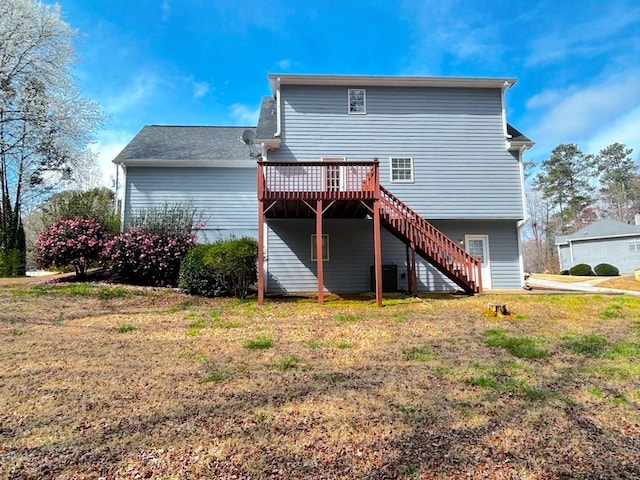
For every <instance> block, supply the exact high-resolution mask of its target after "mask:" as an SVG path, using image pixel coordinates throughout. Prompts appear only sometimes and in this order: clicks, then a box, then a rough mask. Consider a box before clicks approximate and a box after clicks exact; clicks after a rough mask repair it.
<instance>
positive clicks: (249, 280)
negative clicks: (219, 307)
mask: <svg viewBox="0 0 640 480" xmlns="http://www.w3.org/2000/svg"><path fill="white" fill-rule="evenodd" d="M257 259H258V245H257V242H256V241H255V240H254V239H252V238H250V237H242V238H230V239H226V240H218V241H217V242H215V243H212V244H201V245H197V246H196V247H194V248H193V249H192V250H191V251H190V252H189V253H188V254H187V256H186V257H185V259H184V261H183V262H182V265H181V267H180V278H179V286H180V288H181V289H182V290H183V291H184V292H186V293H189V294H191V295H202V296H206V297H212V296H220V295H224V294H231V295H234V296H235V297H238V298H245V297H246V296H247V295H248V294H249V289H250V287H251V285H252V284H253V283H255V282H256V280H257V278H258V270H257Z"/></svg>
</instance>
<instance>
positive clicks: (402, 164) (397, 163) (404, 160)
mask: <svg viewBox="0 0 640 480" xmlns="http://www.w3.org/2000/svg"><path fill="white" fill-rule="evenodd" d="M390 163H391V181H392V182H397V183H411V182H413V158H411V157H391V160H390Z"/></svg>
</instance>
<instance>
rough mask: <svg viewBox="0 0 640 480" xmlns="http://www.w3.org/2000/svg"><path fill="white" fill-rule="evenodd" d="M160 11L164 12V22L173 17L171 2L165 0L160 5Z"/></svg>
mask: <svg viewBox="0 0 640 480" xmlns="http://www.w3.org/2000/svg"><path fill="white" fill-rule="evenodd" d="M160 10H161V11H162V21H163V22H166V21H168V20H169V15H171V5H170V4H169V0H163V1H162V4H161V5H160Z"/></svg>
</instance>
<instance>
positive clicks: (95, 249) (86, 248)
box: [36, 217, 110, 277]
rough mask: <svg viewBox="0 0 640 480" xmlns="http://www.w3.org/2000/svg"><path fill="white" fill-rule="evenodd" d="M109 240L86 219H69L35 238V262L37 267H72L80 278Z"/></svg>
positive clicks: (100, 226) (97, 257)
mask: <svg viewBox="0 0 640 480" xmlns="http://www.w3.org/2000/svg"><path fill="white" fill-rule="evenodd" d="M109 239H110V235H109V233H108V232H107V231H106V229H105V228H104V227H103V226H102V225H101V224H100V223H99V222H98V221H96V220H95V219H93V218H90V217H73V218H68V219H64V220H59V221H57V222H54V223H52V224H51V225H50V226H49V227H48V228H47V229H46V230H45V231H44V232H42V233H41V234H40V235H39V236H38V240H37V242H36V252H37V254H38V258H37V260H36V263H37V264H38V266H39V267H40V268H49V267H57V268H64V267H68V266H73V267H74V269H75V271H76V275H78V276H79V277H82V276H84V275H85V273H86V271H87V267H88V266H89V265H91V264H92V263H94V262H96V261H97V260H98V259H99V258H100V255H101V253H102V251H103V249H104V246H105V244H106V243H107V241H108V240H109Z"/></svg>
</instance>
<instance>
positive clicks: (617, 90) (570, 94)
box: [527, 69, 640, 153]
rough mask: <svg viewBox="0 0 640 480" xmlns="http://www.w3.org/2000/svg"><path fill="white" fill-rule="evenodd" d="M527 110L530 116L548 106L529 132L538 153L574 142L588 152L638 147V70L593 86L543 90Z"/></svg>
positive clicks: (639, 90)
mask: <svg viewBox="0 0 640 480" xmlns="http://www.w3.org/2000/svg"><path fill="white" fill-rule="evenodd" d="M527 107H528V108H529V110H530V111H529V115H530V116H535V115H536V114H537V113H538V111H540V110H544V108H545V107H550V108H549V110H548V111H546V112H542V113H541V116H540V119H539V121H538V122H537V125H535V126H534V127H533V128H532V129H531V130H530V134H531V137H532V138H533V139H535V140H536V142H537V145H538V148H537V150H538V151H540V150H543V151H549V150H551V148H553V147H554V146H556V145H558V144H560V143H577V144H578V145H579V146H580V147H581V148H583V149H585V150H587V151H589V152H591V151H592V150H595V151H597V150H599V149H600V148H602V147H603V146H606V145H608V144H611V143H614V142H620V143H626V144H627V145H628V146H629V147H631V148H634V149H636V150H637V149H638V148H639V147H640V143H638V136H639V135H640V134H638V132H639V131H640V115H639V113H638V112H639V111H640V70H637V69H636V70H630V71H627V72H625V73H622V74H620V75H618V76H615V77H610V78H607V79H605V80H604V81H602V82H600V83H596V84H592V85H587V86H578V85H574V86H571V87H569V88H567V89H565V90H558V89H551V90H548V91H543V92H541V93H539V94H537V95H535V96H534V97H532V98H531V99H529V101H528V102H527ZM528 133H529V132H528ZM592 153H593V152H592Z"/></svg>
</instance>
